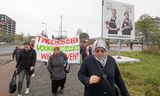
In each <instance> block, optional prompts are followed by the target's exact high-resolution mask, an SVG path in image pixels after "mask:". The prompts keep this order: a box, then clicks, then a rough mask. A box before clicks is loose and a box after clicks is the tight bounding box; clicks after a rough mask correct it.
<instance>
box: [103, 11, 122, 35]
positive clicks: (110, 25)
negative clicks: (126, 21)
mask: <svg viewBox="0 0 160 96" xmlns="http://www.w3.org/2000/svg"><path fill="white" fill-rule="evenodd" d="M105 24H106V27H107V29H108V34H118V31H119V30H120V22H119V20H118V18H117V11H116V9H112V17H111V19H110V21H105Z"/></svg>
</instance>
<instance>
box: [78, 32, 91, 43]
mask: <svg viewBox="0 0 160 96" xmlns="http://www.w3.org/2000/svg"><path fill="white" fill-rule="evenodd" d="M79 38H80V42H81V43H82V42H83V41H84V40H86V39H89V35H88V34H87V33H84V32H83V33H81V34H80V35H79Z"/></svg>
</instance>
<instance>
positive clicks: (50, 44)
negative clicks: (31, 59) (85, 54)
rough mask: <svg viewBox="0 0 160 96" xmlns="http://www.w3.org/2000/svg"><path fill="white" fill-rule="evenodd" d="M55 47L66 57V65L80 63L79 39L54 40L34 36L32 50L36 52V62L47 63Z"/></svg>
mask: <svg viewBox="0 0 160 96" xmlns="http://www.w3.org/2000/svg"><path fill="white" fill-rule="evenodd" d="M55 46H59V47H60V51H62V52H64V53H65V54H66V55H67V57H68V63H80V47H79V37H74V38H69V39H60V40H54V39H49V38H46V37H43V36H36V40H35V45H34V49H35V50H36V52H37V60H40V61H46V62H47V61H48V60H49V57H50V56H51V55H52V54H53V52H54V47H55Z"/></svg>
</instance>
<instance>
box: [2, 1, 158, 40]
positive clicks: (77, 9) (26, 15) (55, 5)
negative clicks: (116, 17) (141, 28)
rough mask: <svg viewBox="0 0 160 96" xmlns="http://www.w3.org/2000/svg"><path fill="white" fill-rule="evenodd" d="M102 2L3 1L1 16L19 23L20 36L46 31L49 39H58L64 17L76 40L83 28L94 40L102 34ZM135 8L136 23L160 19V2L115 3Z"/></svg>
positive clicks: (69, 33) (17, 24)
mask: <svg viewBox="0 0 160 96" xmlns="http://www.w3.org/2000/svg"><path fill="white" fill-rule="evenodd" d="M101 1H102V0H0V14H6V15H7V16H9V17H10V18H12V19H13V20H15V21H16V33H18V34H19V33H22V32H23V33H25V34H28V33H29V34H32V35H36V34H37V33H40V32H41V31H42V30H44V24H42V22H46V24H47V30H48V35H49V37H51V35H52V34H55V35H57V34H58V31H59V30H60V15H63V19H62V20H63V30H64V31H67V35H68V36H69V37H72V36H74V35H75V34H76V32H77V29H78V28H81V29H82V30H83V31H84V32H87V33H88V34H89V36H90V37H100V34H101ZM115 1H120V2H124V3H129V4H133V5H134V6H135V20H138V19H139V16H141V15H142V14H144V13H147V14H149V15H151V16H159V17H160V5H159V4H160V1H159V0H115Z"/></svg>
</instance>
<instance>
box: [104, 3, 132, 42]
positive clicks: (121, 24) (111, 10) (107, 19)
mask: <svg viewBox="0 0 160 96" xmlns="http://www.w3.org/2000/svg"><path fill="white" fill-rule="evenodd" d="M102 26H103V32H102V36H103V38H107V39H134V38H135V23H134V5H131V4H127V3H121V2H116V1H111V0H104V5H103V25H102Z"/></svg>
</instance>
